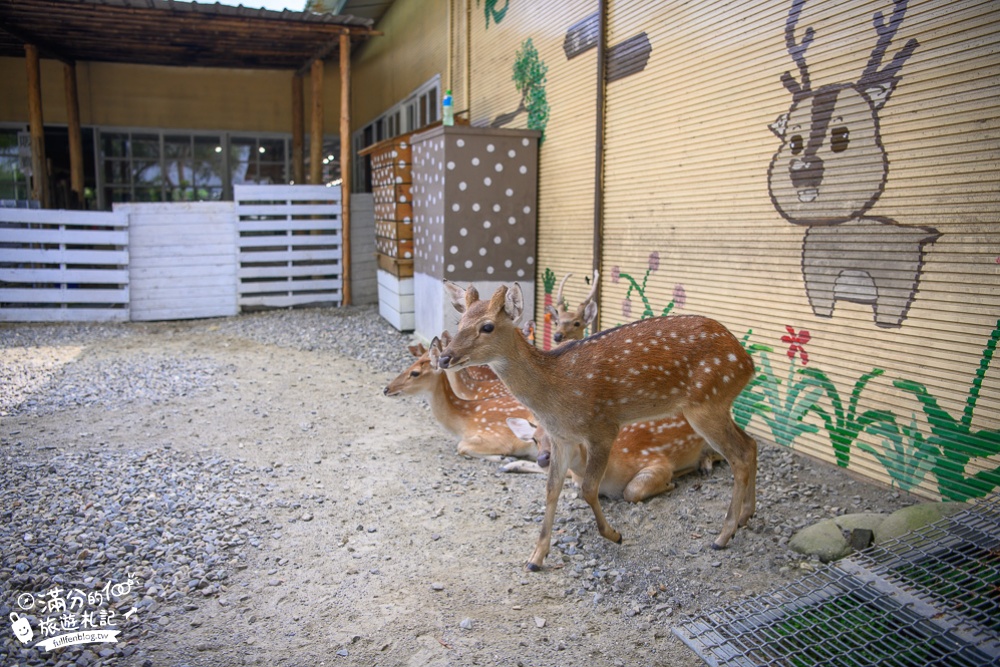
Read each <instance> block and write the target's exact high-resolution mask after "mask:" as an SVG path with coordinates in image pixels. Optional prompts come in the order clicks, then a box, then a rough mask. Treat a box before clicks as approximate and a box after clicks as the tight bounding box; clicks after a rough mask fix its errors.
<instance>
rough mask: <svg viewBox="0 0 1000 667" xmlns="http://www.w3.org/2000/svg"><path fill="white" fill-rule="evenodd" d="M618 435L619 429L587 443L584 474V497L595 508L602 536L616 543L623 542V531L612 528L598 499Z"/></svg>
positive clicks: (595, 517)
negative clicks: (612, 445)
mask: <svg viewBox="0 0 1000 667" xmlns="http://www.w3.org/2000/svg"><path fill="white" fill-rule="evenodd" d="M616 435H617V431H616V432H615V433H613V434H612V435H611V437H610V438H601V439H594V440H591V441H590V442H588V443H587V470H586V472H585V473H584V475H583V485H582V486H583V499H584V500H586V501H587V504H588V505H590V509H592V510H594V519H596V520H597V529H598V530H599V531H600V532H601V537H603V538H605V539H607V540H611V541H612V542H614V543H615V544H621V543H622V536H621V533H619V532H618V531H617V530H615V529H614V528H612V527H611V524H609V523H608V520H607V519H605V518H604V511H603V510H601V502H600V500H599V499H598V492H599V491H600V488H601V480H603V479H604V471H605V470H607V468H608V459H609V458H610V456H611V444H612V442H614V439H615V436H616Z"/></svg>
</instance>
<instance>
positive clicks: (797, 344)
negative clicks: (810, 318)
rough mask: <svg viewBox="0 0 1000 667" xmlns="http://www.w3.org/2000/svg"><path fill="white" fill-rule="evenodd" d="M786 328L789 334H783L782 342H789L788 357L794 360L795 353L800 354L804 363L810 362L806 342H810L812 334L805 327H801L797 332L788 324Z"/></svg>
mask: <svg viewBox="0 0 1000 667" xmlns="http://www.w3.org/2000/svg"><path fill="white" fill-rule="evenodd" d="M785 330H786V331H787V332H788V335H787V336H782V337H781V342H782V343H788V352H787V354H788V358H789V359H792V360H793V361H794V360H795V355H798V356H799V358H800V359H801V360H802V365H803V366H805V365H806V364H808V363H809V353H808V352H806V348H805V344H806V343H808V342H809V340H810V339H811V338H812V336H810V335H809V332H808V331H806V330H805V329H801V330H799V331H798V333H796V331H795V329H793V328H792V327H790V326H787V325H786V326H785Z"/></svg>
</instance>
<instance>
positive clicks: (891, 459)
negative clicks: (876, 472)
mask: <svg viewBox="0 0 1000 667" xmlns="http://www.w3.org/2000/svg"><path fill="white" fill-rule="evenodd" d="M890 416H892V415H890ZM892 417H893V418H892V419H891V420H885V421H881V422H878V423H875V424H872V425H871V426H870V427H869V428H868V432H869V433H872V434H873V435H879V436H882V449H881V450H878V449H876V448H875V447H872V446H871V445H869V444H868V443H867V442H863V441H858V449H860V450H861V451H863V452H868V453H869V454H871V455H872V456H873V457H875V458H876V459H877V460H878V462H879V463H881V464H882V467H883V468H885V470H886V472H888V473H889V477H890V478H892V481H893V483H894V484H896V485H897V486H898V487H899V488H901V489H902V490H904V491H909V490H910V489H912V488H914V487H915V486H917V485H918V484H920V482H922V481H923V479H924V477H925V476H926V474H927V471H929V470H931V468H932V462H933V461H934V460H935V458H936V456H937V453H938V452H937V450H936V449H935V448H934V447H933V446H931V445H929V444H928V443H927V441H926V440H925V439H924V435H923V433H921V432H920V427H919V426H918V424H917V416H916V415H913V414H911V417H910V423H909V425H907V424H900V425H899V427H898V428H897V426H896V421H895V418H894V416H892Z"/></svg>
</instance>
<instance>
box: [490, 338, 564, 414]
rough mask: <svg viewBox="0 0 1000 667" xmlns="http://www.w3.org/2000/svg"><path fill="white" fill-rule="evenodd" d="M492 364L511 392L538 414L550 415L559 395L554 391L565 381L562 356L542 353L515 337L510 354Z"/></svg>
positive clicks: (509, 350) (508, 351) (508, 352)
mask: <svg viewBox="0 0 1000 667" xmlns="http://www.w3.org/2000/svg"><path fill="white" fill-rule="evenodd" d="M489 365H490V367H491V368H492V369H493V372H494V373H496V374H497V376H498V377H499V378H500V379H501V380H502V381H503V383H504V384H505V385H507V388H508V389H509V390H510V393H511V394H513V395H514V397H515V398H516V399H517V400H518V401H520V402H521V403H523V404H524V405H525V407H527V408H528V409H529V410H531V411H532V412H534V413H535V414H536V415H537V414H540V413H545V412H547V407H548V406H549V405H550V404H551V402H552V400H553V399H554V398H555V397H556V395H557V394H558V393H559V392H558V391H555V390H556V389H558V388H559V387H560V386H561V385H563V384H564V383H565V381H566V378H563V375H564V373H563V368H562V359H561V358H560V356H556V355H552V354H550V353H547V352H543V351H542V350H539V349H538V348H536V347H535V346H534V345H532V344H531V343H529V342H528V341H526V340H524V339H523V338H520V339H518V338H515V339H514V343H513V345H512V346H511V347H510V348H508V350H507V354H505V355H503V356H501V357H500V358H498V359H496V360H494V361H492V362H490V364H489Z"/></svg>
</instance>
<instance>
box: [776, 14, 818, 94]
mask: <svg viewBox="0 0 1000 667" xmlns="http://www.w3.org/2000/svg"><path fill="white" fill-rule="evenodd" d="M805 4H806V0H792V7H791V9H789V10H788V20H786V21H785V47H786V48H787V49H788V54H789V55H790V56H792V60H794V61H795V64H796V66H797V67H798V68H799V78H800V79H801V83H800V82H799V81H796V80H795V77H793V76H792V74H791V72H785V73H784V74H782V75H781V83H782V84H784V86H785V88H787V89H788V92H790V93H791V94H792V96H793V97H798V96H800V95H802V94H804V93H808V92H809V91H810V90H811V89H812V88H811V86H812V84H811V83H810V81H809V66H808V65H807V64H806V49H808V48H809V45H810V44H812V41H813V38H814V37H815V36H816V31H815V30H813V29H812V28H811V27H809V28H806V33H805V35H803V36H802V41H801V42H796V41H795V26H796V25H798V22H799V17H800V16H801V15H802V7H803V6H804V5H805Z"/></svg>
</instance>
